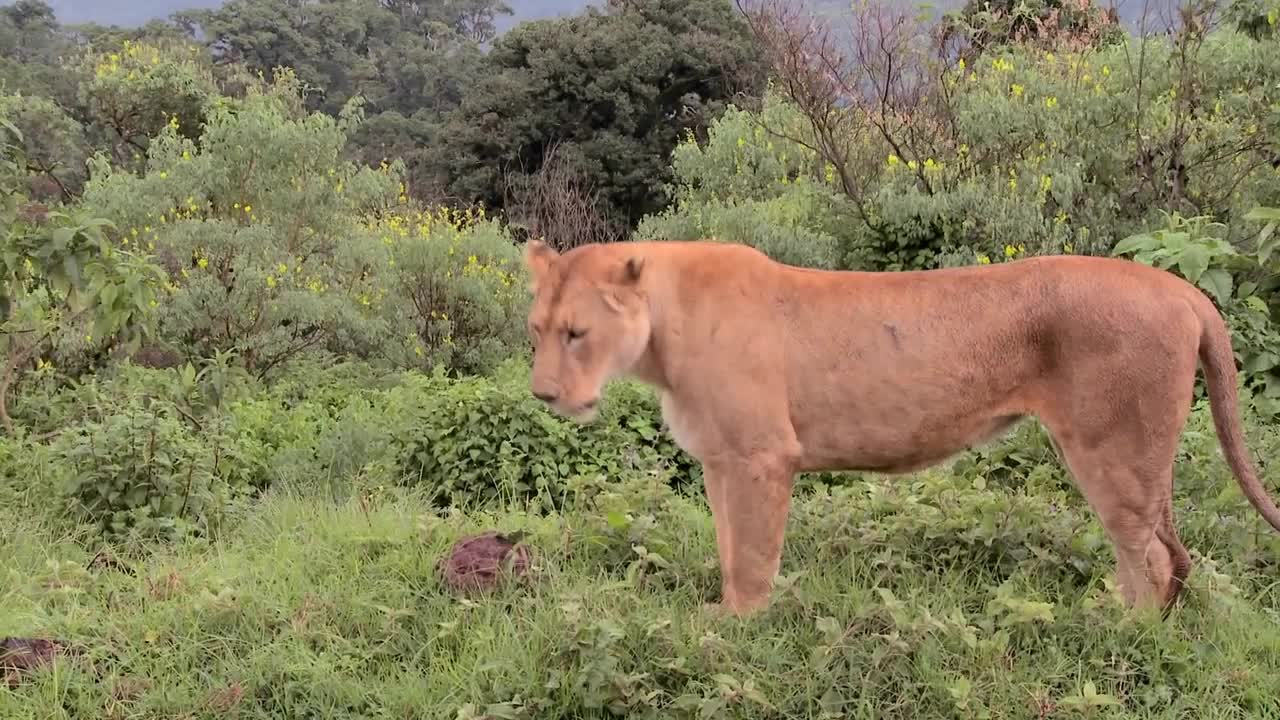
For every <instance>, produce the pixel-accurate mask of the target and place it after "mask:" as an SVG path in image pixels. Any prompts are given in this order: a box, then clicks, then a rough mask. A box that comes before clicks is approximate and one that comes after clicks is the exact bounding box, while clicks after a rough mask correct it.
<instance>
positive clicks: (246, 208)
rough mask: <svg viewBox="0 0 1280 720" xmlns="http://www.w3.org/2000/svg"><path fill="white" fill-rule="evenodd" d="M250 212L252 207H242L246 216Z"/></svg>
mask: <svg viewBox="0 0 1280 720" xmlns="http://www.w3.org/2000/svg"><path fill="white" fill-rule="evenodd" d="M252 211H253V206H252V205H245V206H244V212H245V214H246V215H247V214H249V213H250V212H252Z"/></svg>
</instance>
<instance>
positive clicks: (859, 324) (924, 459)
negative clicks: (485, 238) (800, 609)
mask: <svg viewBox="0 0 1280 720" xmlns="http://www.w3.org/2000/svg"><path fill="white" fill-rule="evenodd" d="M526 262H527V264H528V266H529V269H530V271H531V278H532V282H533V291H534V298H533V305H532V308H531V310H530V313H529V332H530V335H531V338H532V339H533V341H534V347H535V353H534V360H533V379H532V390H533V392H534V394H535V395H536V396H538V397H539V398H541V399H543V400H544V401H545V402H547V403H548V405H549V406H551V407H552V408H553V409H554V410H555V411H556V412H558V413H561V414H563V415H566V416H570V417H573V418H575V419H577V420H578V421H581V422H589V421H590V420H591V419H592V418H593V417H594V416H595V414H596V410H597V404H598V401H599V398H600V394H601V391H602V389H603V386H604V384H605V383H606V382H607V381H608V380H609V379H611V378H614V377H619V376H623V375H630V376H633V377H636V378H639V379H640V380H642V381H644V382H647V383H649V384H651V385H653V386H655V387H656V388H657V389H658V390H659V392H660V393H661V398H662V413H663V417H664V418H665V420H666V422H667V424H668V426H669V427H670V428H671V432H672V434H673V436H674V438H675V440H676V441H677V442H678V443H679V445H680V446H681V447H682V448H684V449H685V450H686V451H688V452H689V453H690V454H691V455H693V456H694V457H696V458H697V459H698V460H699V461H700V462H701V463H702V465H703V468H704V475H705V478H706V493H707V497H708V500H709V501H710V505H711V509H712V514H713V516H714V519H715V526H716V541H717V545H718V551H719V557H720V566H721V572H722V598H721V605H722V607H723V608H724V609H727V610H729V611H731V612H733V613H735V614H740V615H741V614H746V613H749V612H752V611H754V610H758V609H760V608H762V607H764V606H766V605H767V604H768V601H769V593H770V591H771V588H772V584H773V580H774V578H775V576H776V574H777V572H778V566H779V561H780V559H781V554H782V547H783V532H784V527H785V525H786V521H787V516H788V513H789V509H790V502H791V492H792V481H793V478H794V475H795V474H796V473H797V472H806V471H816V470H865V471H876V472H880V473H888V474H896V473H904V472H909V471H912V470H918V469H922V468H926V467H929V466H931V465H935V464H937V463H940V462H942V461H943V460H946V459H948V458H949V457H951V456H953V455H955V454H956V453H958V452H960V451H963V450H964V449H966V448H969V447H972V446H974V445H977V444H980V443H983V442H985V441H988V440H991V439H992V438H994V437H995V436H996V435H998V434H999V433H1001V432H1003V431H1004V430H1006V429H1008V428H1009V427H1010V426H1011V425H1012V424H1013V423H1015V422H1016V421H1017V420H1019V419H1020V418H1023V417H1027V416H1033V417H1035V418H1036V419H1038V420H1039V421H1040V422H1041V423H1042V424H1043V425H1044V426H1045V428H1046V429H1047V430H1048V432H1049V434H1050V435H1051V437H1052V439H1053V441H1054V444H1055V446H1056V447H1057V448H1058V451H1059V453H1060V455H1061V457H1062V459H1063V461H1064V463H1065V465H1066V467H1067V469H1068V470H1069V471H1070V473H1071V475H1072V476H1073V477H1074V479H1075V481H1076V483H1077V484H1078V486H1079V487H1080V488H1081V490H1082V492H1083V494H1084V496H1085V498H1086V499H1087V500H1088V502H1089V504H1090V506H1091V507H1092V508H1093V509H1094V511H1095V512H1096V513H1097V514H1098V516H1099V519H1100V520H1101V523H1102V526H1103V528H1104V529H1105V530H1106V532H1107V534H1108V536H1109V538H1110V539H1111V541H1112V543H1113V546H1114V549H1115V555H1116V559H1117V566H1116V573H1117V581H1118V582H1117V584H1118V585H1119V587H1120V589H1121V591H1122V593H1123V595H1124V597H1125V600H1126V601H1127V602H1128V603H1129V604H1130V605H1131V606H1141V607H1150V608H1160V609H1164V610H1167V608H1168V607H1169V606H1170V605H1171V604H1172V603H1173V602H1174V600H1175V599H1176V598H1177V596H1178V593H1179V591H1180V590H1181V588H1182V585H1183V583H1184V582H1185V580H1186V578H1187V574H1188V572H1189V570H1190V557H1189V555H1188V554H1187V551H1186V549H1185V548H1184V547H1183V545H1182V543H1181V542H1180V541H1179V540H1178V536H1177V533H1176V531H1175V529H1174V525H1173V508H1172V504H1171V500H1170V498H1171V493H1172V485H1173V462H1174V455H1175V452H1176V449H1177V445H1178V437H1179V434H1180V433H1181V431H1182V428H1183V425H1184V423H1185V421H1186V419H1187V415H1188V413H1189V412H1190V405H1191V400H1192V393H1193V386H1194V381H1195V374H1196V368H1197V364H1198V363H1199V364H1201V365H1202V366H1203V368H1204V370H1205V377H1206V380H1207V386H1208V391H1209V397H1210V400H1211V403H1212V412H1213V418H1214V422H1215V425H1216V428H1217V432H1218V437H1219V440H1220V441H1221V443H1222V447H1223V450H1224V451H1225V455H1226V458H1227V462H1228V464H1229V465H1230V467H1231V469H1232V471H1233V472H1234V474H1235V477H1236V479H1237V481H1238V482H1239V484H1240V487H1241V488H1243V490H1244V494H1245V495H1246V497H1248V499H1249V501H1250V502H1251V503H1252V504H1253V505H1254V507H1255V508H1257V510H1258V511H1259V512H1260V513H1261V514H1262V515H1263V517H1265V518H1266V520H1267V522H1269V523H1270V524H1271V525H1272V526H1273V527H1275V528H1276V529H1277V530H1280V511H1277V509H1276V506H1275V504H1274V503H1273V502H1272V501H1271V499H1270V498H1269V497H1268V496H1267V494H1266V492H1265V491H1264V489H1263V487H1262V485H1261V484H1260V483H1259V481H1258V477H1257V472H1256V471H1255V469H1254V467H1253V465H1252V462H1251V460H1250V459H1249V455H1248V452H1247V449H1246V448H1245V445H1244V440H1243V438H1244V434H1243V431H1242V429H1241V423H1240V417H1239V405H1238V399H1237V395H1236V370H1235V364H1234V357H1233V355H1232V351H1231V342H1230V337H1229V335H1228V332H1227V328H1226V325H1225V324H1224V322H1223V320H1222V317H1221V316H1220V315H1219V314H1218V312H1217V310H1216V308H1214V306H1213V304H1212V303H1211V302H1210V301H1209V300H1208V298H1206V297H1205V296H1204V295H1203V294H1202V293H1201V292H1200V291H1199V290H1197V289H1196V288H1195V287H1194V286H1192V285H1190V284H1188V283H1187V282H1185V281H1183V280H1182V279H1180V278H1178V277H1176V276H1175V275H1173V274H1171V273H1168V272H1165V271H1162V270H1157V269H1153V268H1151V267H1148V266H1145V265H1142V264H1139V263H1136V262H1131V261H1127V260H1118V259H1108V258H1096V257H1079V256H1061V257H1039V258H1030V259H1025V260H1019V261H1015V262H1009V263H1003V264H999V265H988V266H977V267H966V268H955V269H943V270H931V271H918V272H895V273H870V272H830V271H817V270H809V269H803V268H797V267H791V266H787V265H783V264H780V263H777V262H774V261H773V260H770V259H769V258H768V257H767V256H765V255H764V254H763V253H760V252H759V251H757V250H754V249H752V248H749V247H747V246H743V245H736V244H729V243H719V242H654V243H646V242H627V243H613V244H607V245H584V246H581V247H578V248H575V249H574V250H572V251H570V252H567V253H565V254H563V255H560V254H558V253H556V252H555V251H553V250H551V249H550V248H549V247H547V246H545V245H543V244H541V243H537V242H533V243H530V244H529V245H528V246H527V248H526Z"/></svg>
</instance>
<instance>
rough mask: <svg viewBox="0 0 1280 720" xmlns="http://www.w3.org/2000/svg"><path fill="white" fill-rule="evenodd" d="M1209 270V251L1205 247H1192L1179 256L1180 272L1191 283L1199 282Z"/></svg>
mask: <svg viewBox="0 0 1280 720" xmlns="http://www.w3.org/2000/svg"><path fill="white" fill-rule="evenodd" d="M1208 269H1209V249H1208V248H1206V247H1205V246H1203V245H1191V246H1190V247H1188V248H1187V249H1186V250H1185V251H1183V253H1182V254H1181V255H1180V256H1178V270H1179V271H1180V272H1181V273H1182V276H1183V277H1185V278H1186V279H1188V280H1190V281H1191V282H1193V283H1194V282H1199V280H1200V276H1201V275H1203V274H1204V271H1205V270H1208Z"/></svg>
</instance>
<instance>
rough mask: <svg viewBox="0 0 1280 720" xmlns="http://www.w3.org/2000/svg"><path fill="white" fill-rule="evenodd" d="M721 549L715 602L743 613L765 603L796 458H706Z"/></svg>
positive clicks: (779, 550) (779, 559)
mask: <svg viewBox="0 0 1280 720" xmlns="http://www.w3.org/2000/svg"><path fill="white" fill-rule="evenodd" d="M703 476H704V482H705V485H706V492H707V499H708V501H709V502H710V504H711V514H712V517H713V518H714V519H715V525H716V545H717V548H718V550H719V553H720V573H721V580H720V587H721V594H722V595H721V600H720V605H721V606H722V608H723V609H724V610H727V611H729V612H731V613H733V614H735V615H739V616H741V615H746V614H749V613H751V612H753V611H755V610H759V609H762V608H764V607H766V606H767V605H768V604H769V594H770V593H771V592H772V590H773V580H774V578H775V577H776V576H777V574H778V568H779V566H780V564H781V562H782V545H783V535H784V531H785V529H786V525H787V516H788V514H789V513H790V510H791V490H792V485H793V482H794V480H795V462H794V461H793V460H792V459H790V458H788V457H786V456H785V455H783V454H774V455H771V454H759V455H755V456H753V457H751V458H747V459H742V460H724V459H718V460H716V461H714V462H709V463H705V464H704V466H703Z"/></svg>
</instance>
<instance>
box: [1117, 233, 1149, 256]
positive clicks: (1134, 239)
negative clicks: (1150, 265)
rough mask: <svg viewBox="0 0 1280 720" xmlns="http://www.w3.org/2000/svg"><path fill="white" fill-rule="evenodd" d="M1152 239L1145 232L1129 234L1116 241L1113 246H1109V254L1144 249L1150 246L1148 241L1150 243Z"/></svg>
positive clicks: (1123, 253) (1121, 253)
mask: <svg viewBox="0 0 1280 720" xmlns="http://www.w3.org/2000/svg"><path fill="white" fill-rule="evenodd" d="M1153 239H1154V238H1152V237H1151V236H1150V235H1148V234H1147V233H1142V234H1140V235H1130V236H1129V237H1127V238H1125V239H1123V240H1121V241H1120V242H1118V243H1116V245H1115V247H1113V248H1111V255H1112V257H1115V256H1117V255H1126V254H1128V253H1132V252H1136V251H1138V250H1146V249H1148V248H1149V247H1150V245H1149V243H1151V242H1152V240H1153Z"/></svg>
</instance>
